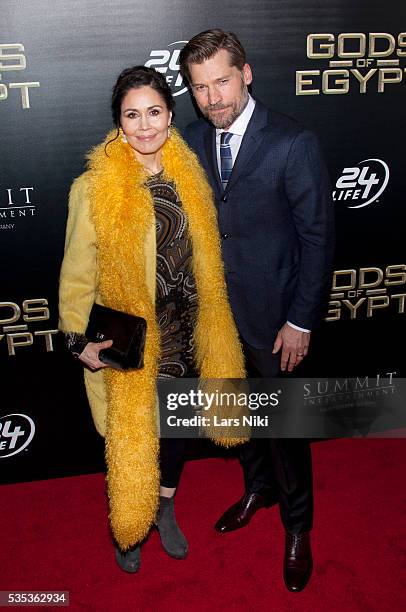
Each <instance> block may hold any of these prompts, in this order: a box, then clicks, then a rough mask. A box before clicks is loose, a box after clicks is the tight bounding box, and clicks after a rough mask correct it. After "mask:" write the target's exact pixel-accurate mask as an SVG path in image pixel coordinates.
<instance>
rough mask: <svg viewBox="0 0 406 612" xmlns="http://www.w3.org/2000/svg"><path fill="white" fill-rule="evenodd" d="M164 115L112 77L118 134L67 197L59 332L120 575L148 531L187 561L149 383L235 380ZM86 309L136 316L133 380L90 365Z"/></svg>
mask: <svg viewBox="0 0 406 612" xmlns="http://www.w3.org/2000/svg"><path fill="white" fill-rule="evenodd" d="M173 107H174V101H173V98H172V95H171V92H170V89H169V86H168V85H167V83H166V80H165V78H164V77H163V76H162V75H161V74H160V73H158V72H156V71H155V70H153V69H150V68H146V67H144V66H136V67H133V68H129V69H127V70H124V71H123V72H122V73H121V74H120V76H119V78H118V80H117V83H116V85H115V87H114V89H113V96H112V113H113V120H114V123H115V125H116V128H117V131H116V133H114V132H112V133H110V134H108V136H107V138H106V140H105V142H103V143H102V144H101V145H99V146H97V147H96V148H95V149H93V151H92V152H91V153H90V155H89V164H88V170H87V172H85V173H84V174H83V175H82V176H80V177H79V178H77V179H76V180H75V181H74V183H73V186H72V189H71V193H70V199H69V217H68V224H67V230H66V245H65V256H64V260H63V264H62V270H61V279H60V329H61V330H62V331H64V332H65V334H66V339H67V344H68V347H69V348H70V350H71V351H72V353H73V354H75V355H76V356H78V357H79V359H80V360H81V361H82V362H83V363H84V364H85V365H86V366H87V369H85V383H86V390H87V394H88V398H89V403H90V406H91V409H92V414H93V418H94V421H95V425H96V428H97V430H98V431H99V432H100V433H101V434H102V435H105V438H106V460H107V468H108V469H107V485H108V494H109V501H110V521H111V527H112V532H113V535H114V537H115V540H116V542H117V545H118V546H117V547H116V559H117V562H118V564H119V565H120V567H121V568H122V569H124V570H125V571H130V572H135V571H137V570H138V568H139V566H140V546H139V543H140V542H141V541H142V539H143V538H145V536H146V535H147V533H148V531H149V530H150V528H151V526H152V525H153V523H154V521H155V522H156V525H157V527H158V530H159V533H160V536H161V541H162V545H163V547H164V549H165V550H166V551H167V552H168V554H170V555H172V556H175V557H177V558H184V557H185V556H186V554H187V542H186V540H185V537H184V535H183V534H182V532H181V531H180V529H179V527H178V525H177V523H176V519H175V515H174V510H173V494H174V492H175V489H176V486H177V484H178V479H179V476H180V471H181V468H182V464H183V454H184V449H183V442H182V441H179V440H169V439H167V440H162V441H161V448H160V449H159V440H158V436H157V431H156V417H155V402H156V382H157V378H158V377H165V378H168V377H178V376H201V377H204V378H217V377H224V378H231V377H242V376H243V375H244V365H243V357H242V353H241V348H240V344H239V340H238V335H237V331H236V329H235V325H234V321H233V318H232V315H231V312H230V308H229V305H228V301H227V294H226V288H225V282H224V277H223V269H222V264H221V257H220V245H219V238H218V234H217V225H216V216H215V210H214V206H213V203H212V196H211V192H210V188H209V186H208V183H207V181H206V178H205V176H204V173H203V171H202V169H201V168H200V166H199V164H198V162H197V158H196V157H195V155H194V153H192V151H191V150H190V149H189V148H188V147H187V145H186V144H185V143H184V141H183V140H182V139H181V137H180V136H179V134H178V133H177V132H176V131H175V130H174V129H173V128H171V127H170V124H171V119H172V111H173ZM94 302H97V303H99V304H104V305H105V306H108V307H110V308H114V309H116V310H121V311H125V312H127V313H129V314H134V315H138V316H141V317H144V318H145V319H146V321H147V336H146V346H145V355H144V367H143V368H142V369H140V370H128V371H125V372H123V371H119V370H115V369H111V368H107V367H105V364H104V363H103V362H102V361H100V359H99V351H100V350H101V349H103V348H106V347H108V346H111V341H106V342H101V343H92V342H88V341H87V339H86V337H85V336H84V333H85V330H86V328H87V323H88V318H89V313H90V311H91V308H92V305H93V303H94ZM159 450H160V452H159ZM159 459H160V461H159ZM159 463H160V466H159ZM159 468H160V469H159ZM160 472H161V474H160ZM160 478H161V481H160ZM159 484H160V485H161V489H159ZM158 493H159V495H158ZM158 497H159V500H158ZM158 501H159V509H158Z"/></svg>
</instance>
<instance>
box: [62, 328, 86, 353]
mask: <svg viewBox="0 0 406 612" xmlns="http://www.w3.org/2000/svg"><path fill="white" fill-rule="evenodd" d="M88 343H89V340H88V339H87V338H86V336H85V335H84V334H78V333H76V332H66V333H65V345H66V348H67V349H68V351H69V352H70V354H71V355H72V356H73V357H75V358H76V359H78V357H79V356H80V355H81V354H82V352H83V351H84V349H85V347H86V345H87V344H88Z"/></svg>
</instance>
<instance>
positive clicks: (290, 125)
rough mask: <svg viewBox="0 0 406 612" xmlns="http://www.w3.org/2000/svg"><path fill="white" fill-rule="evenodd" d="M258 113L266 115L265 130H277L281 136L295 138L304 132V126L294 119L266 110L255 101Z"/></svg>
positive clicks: (269, 109)
mask: <svg viewBox="0 0 406 612" xmlns="http://www.w3.org/2000/svg"><path fill="white" fill-rule="evenodd" d="M257 104H258V111H259V112H262V113H264V114H265V113H266V117H267V120H266V125H265V129H268V130H272V131H275V130H278V131H279V132H280V133H281V134H284V135H286V136H290V137H293V138H295V137H296V136H297V135H298V134H300V133H301V132H303V131H305V130H306V128H305V126H304V125H303V124H302V123H300V121H298V120H297V119H295V118H294V117H291V116H289V115H286V114H285V113H281V112H279V111H276V110H273V109H271V108H267V107H266V106H264V105H263V104H262V103H261V102H259V101H257Z"/></svg>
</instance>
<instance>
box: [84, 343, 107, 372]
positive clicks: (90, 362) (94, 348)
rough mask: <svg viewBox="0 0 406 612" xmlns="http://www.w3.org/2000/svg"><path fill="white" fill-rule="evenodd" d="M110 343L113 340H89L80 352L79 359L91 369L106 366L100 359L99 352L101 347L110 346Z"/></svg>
mask: <svg viewBox="0 0 406 612" xmlns="http://www.w3.org/2000/svg"><path fill="white" fill-rule="evenodd" d="M112 344H113V340H105V341H104V342H89V343H88V344H86V346H85V348H84V349H83V351H82V352H81V353H80V355H79V359H80V361H83V363H84V364H85V365H86V366H87V367H88V368H90V369H91V370H93V371H94V370H99V369H100V368H107V367H108V366H107V365H106V364H105V363H103V362H102V361H100V359H99V353H100V351H102V350H103V349H106V348H110V346H111V345H112Z"/></svg>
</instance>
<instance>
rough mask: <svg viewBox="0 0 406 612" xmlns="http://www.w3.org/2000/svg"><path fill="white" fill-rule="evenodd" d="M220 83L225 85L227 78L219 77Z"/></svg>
mask: <svg viewBox="0 0 406 612" xmlns="http://www.w3.org/2000/svg"><path fill="white" fill-rule="evenodd" d="M220 83H221V84H222V85H225V84H226V83H228V79H221V81H220Z"/></svg>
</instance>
